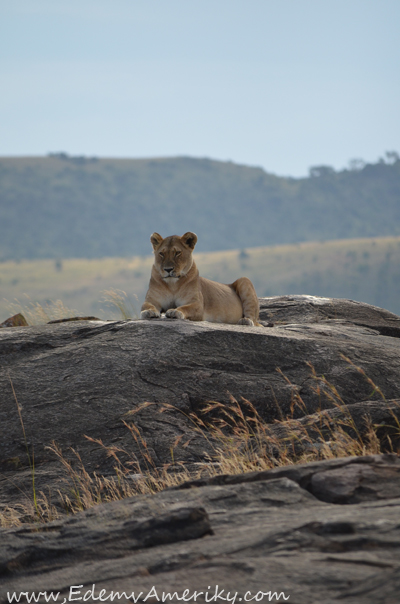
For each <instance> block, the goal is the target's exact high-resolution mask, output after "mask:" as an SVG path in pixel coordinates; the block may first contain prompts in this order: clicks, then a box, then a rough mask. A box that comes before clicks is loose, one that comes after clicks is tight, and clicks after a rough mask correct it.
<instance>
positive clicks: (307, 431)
mask: <svg viewBox="0 0 400 604" xmlns="http://www.w3.org/2000/svg"><path fill="white" fill-rule="evenodd" d="M343 358H344V359H345V360H346V361H347V362H348V363H349V364H351V365H352V366H353V367H355V368H356V369H357V371H359V372H360V374H361V375H362V376H363V377H364V379H365V380H366V381H367V383H369V385H370V386H371V396H372V395H373V394H375V393H378V394H379V395H380V397H381V399H382V400H383V401H385V397H384V395H383V393H382V392H381V390H380V388H379V387H378V386H377V385H376V384H375V383H374V382H373V381H372V380H371V379H370V378H369V377H368V376H367V375H366V374H365V372H364V370H363V369H362V368H360V367H357V366H356V365H354V364H353V363H352V361H351V360H350V359H348V358H346V357H343ZM309 367H310V377H311V378H312V381H313V389H314V392H315V393H316V394H317V395H318V397H319V399H320V401H321V404H322V402H323V401H324V400H329V402H330V406H331V409H332V408H333V409H337V410H339V411H340V413H339V414H337V417H336V418H332V417H331V416H330V415H329V412H327V411H322V412H321V413H318V414H314V415H311V416H308V414H307V409H306V406H305V403H304V401H303V399H302V398H301V396H300V395H299V393H298V392H297V390H296V389H295V388H294V387H293V388H291V392H292V400H291V413H290V416H289V417H286V418H284V417H283V416H282V419H281V420H279V421H276V422H275V423H273V424H267V423H265V421H264V420H263V419H262V418H261V417H260V415H259V414H258V412H257V410H256V409H255V407H254V406H253V405H252V404H251V402H249V401H247V400H246V399H243V398H242V399H241V400H240V401H237V400H236V399H235V398H234V397H231V398H230V401H229V403H228V404H222V403H220V402H216V401H213V402H209V403H208V404H207V405H205V407H204V409H203V413H202V415H201V416H198V415H195V414H190V415H189V416H187V415H186V418H187V419H189V420H190V422H191V424H192V427H193V431H194V432H196V433H197V434H200V435H201V436H202V437H203V438H204V439H206V440H207V441H208V443H209V444H212V448H213V455H212V456H211V457H210V459H209V460H208V461H206V462H204V463H203V464H198V465H197V469H196V470H195V471H193V470H189V469H188V468H187V467H185V465H184V464H183V463H175V462H174V450H176V448H177V447H178V446H186V445H187V443H181V437H179V438H177V439H176V440H175V442H174V443H172V444H171V458H172V463H170V464H165V465H164V466H163V467H157V466H156V464H155V463H154V461H153V459H152V457H151V455H150V453H149V450H148V447H147V443H146V440H145V438H144V437H143V435H142V434H141V433H140V431H139V429H138V427H137V426H136V425H135V421H134V416H135V415H136V414H137V413H140V412H141V411H142V410H143V409H145V408H147V407H149V406H153V407H154V409H155V412H158V413H183V412H182V411H181V410H179V409H177V408H175V407H173V406H172V405H165V404H164V405H157V404H156V403H149V402H147V403H143V405H141V406H140V407H139V408H137V409H135V410H134V411H132V412H130V414H129V421H126V422H124V423H125V426H126V428H127V429H128V430H129V431H130V433H131V435H132V438H133V439H134V441H135V442H136V444H137V445H138V448H139V451H140V458H138V457H137V456H135V455H134V454H133V453H131V452H129V451H126V450H123V449H121V448H118V447H116V446H111V447H110V446H106V445H104V444H103V443H102V441H101V440H96V439H92V438H89V437H86V438H88V440H91V441H92V442H95V443H96V444H97V445H100V446H101V447H103V449H104V450H105V452H106V454H107V455H108V456H109V457H111V458H113V459H114V462H115V465H114V469H115V475H114V476H113V477H111V478H110V477H105V476H101V475H100V474H96V473H94V474H89V473H88V472H87V471H86V469H85V467H84V464H83V462H82V460H81V458H80V456H79V454H78V453H77V452H76V451H73V453H74V456H75V462H74V463H72V462H71V461H70V460H68V459H67V458H66V457H65V456H64V455H63V452H62V450H61V449H60V447H58V446H57V444H56V443H53V444H52V446H51V447H49V449H50V450H51V451H52V453H53V454H54V455H55V456H56V457H57V458H58V460H59V461H60V463H61V464H62V466H63V468H64V470H65V483H66V490H65V491H64V492H63V493H61V492H60V491H58V492H57V493H56V494H54V493H53V494H52V495H50V494H49V496H48V497H47V496H46V495H45V494H44V493H43V492H40V493H39V494H36V492H35V484H34V466H33V467H32V464H31V470H32V483H33V493H31V495H30V496H27V503H26V505H19V506H15V508H10V507H8V508H6V509H4V510H3V511H2V512H1V513H0V526H2V527H6V526H17V525H20V524H22V523H24V522H36V523H37V522H39V523H43V522H49V521H52V520H55V519H57V518H59V517H61V516H63V515H65V514H71V513H72V514H74V513H77V512H80V511H84V510H87V509H89V508H91V507H93V506H95V505H98V504H101V503H106V502H109V501H116V500H120V499H124V498H126V497H134V496H137V495H141V494H154V493H156V492H158V491H161V490H163V489H165V488H167V487H173V486H178V485H180V484H182V483H183V482H186V481H188V480H195V479H199V478H205V477H211V476H215V475H221V474H240V473H243V472H251V471H261V470H268V469H271V468H274V467H278V466H285V465H293V464H299V463H307V462H311V461H318V460H324V459H332V458H339V457H347V456H361V455H369V454H379V453H380V452H381V445H380V441H379V438H378V437H377V429H378V428H379V427H381V426H375V425H373V424H372V422H371V421H370V420H368V418H365V422H364V430H363V433H362V434H361V433H360V432H359V430H358V428H357V426H356V424H355V422H354V420H353V418H352V416H351V414H350V412H349V410H348V407H347V406H346V404H345V402H344V401H343V399H342V397H341V396H340V395H339V393H338V391H337V389H336V387H335V386H334V385H333V384H331V383H329V382H328V381H327V380H326V378H325V377H324V376H318V375H317V374H316V372H315V369H314V367H313V366H312V365H311V364H309ZM277 371H278V372H279V373H280V375H281V376H282V379H284V380H285V381H286V382H287V383H288V384H290V381H289V380H288V378H287V377H286V376H285V375H284V374H283V373H282V372H281V371H280V370H279V369H278V370H277ZM290 385H291V384H290ZM16 402H17V401H16ZM17 404H18V403H17ZM388 408H389V407H388ZM298 410H301V411H302V413H303V414H305V415H306V416H307V417H306V418H303V419H306V421H303V420H302V419H300V420H295V419H293V416H294V414H295V413H296V411H298ZM391 414H392V416H393V418H394V424H395V426H396V428H395V430H396V432H397V433H398V434H399V435H400V423H399V421H398V419H397V416H396V414H394V413H393V411H391ZM20 421H21V425H22V426H23V422H22V418H20ZM388 442H389V444H390V442H391V441H390V439H389V440H388ZM392 450H393V447H392ZM27 453H28V456H29V452H27ZM121 458H122V459H123V460H124V461H121ZM55 496H56V498H57V500H58V501H57V505H54V504H53V503H52V502H51V499H52V497H53V498H54V497H55Z"/></svg>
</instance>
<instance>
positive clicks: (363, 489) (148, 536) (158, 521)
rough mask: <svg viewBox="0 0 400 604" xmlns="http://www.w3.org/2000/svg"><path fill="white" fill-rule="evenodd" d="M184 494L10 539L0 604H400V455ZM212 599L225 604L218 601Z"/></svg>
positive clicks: (284, 471)
mask: <svg viewBox="0 0 400 604" xmlns="http://www.w3.org/2000/svg"><path fill="white" fill-rule="evenodd" d="M184 486H185V487H186V488H181V489H173V490H167V491H163V492H161V493H158V494H156V495H153V496H139V497H135V498H131V499H127V500H123V501H119V502H114V503H110V504H106V505H101V506H97V507H95V508H93V509H91V510H89V511H87V512H84V513H82V514H80V515H77V516H74V517H72V518H68V519H66V520H63V521H56V522H52V523H50V524H48V525H46V526H45V527H42V528H41V527H40V526H39V527H38V526H33V527H32V526H29V527H20V528H18V529H3V530H2V531H1V532H0V535H1V542H0V543H1V545H0V603H1V604H3V603H5V602H9V601H10V600H9V599H8V598H9V596H10V594H12V593H17V594H20V593H21V592H27V593H29V594H32V592H35V593H36V594H38V593H39V592H47V595H48V594H50V593H52V594H57V593H58V594H59V597H58V600H57V601H60V602H63V601H64V598H66V601H73V598H76V599H77V598H79V597H80V598H84V599H83V601H89V602H95V601H111V597H112V595H114V597H116V596H115V593H116V592H118V593H119V594H120V595H121V596H122V600H119V599H117V600H116V601H123V602H128V601H132V600H131V599H129V598H130V597H131V595H132V594H134V597H135V598H139V600H138V601H141V602H143V601H151V602H157V601H163V600H162V597H163V596H162V594H163V593H164V594H174V592H176V593H177V595H178V596H179V597H180V598H182V597H183V596H184V593H185V590H187V592H186V598H188V599H187V600H186V601H194V599H193V594H194V593H195V592H196V591H197V592H203V595H202V596H200V597H199V596H198V598H197V600H196V601H200V602H204V601H208V602H210V601H211V602H212V601H214V602H224V601H226V598H227V597H228V598H230V601H237V602H239V601H246V600H245V598H246V597H247V599H250V598H256V597H257V600H255V599H253V601H262V602H271V601H272V602H275V601H280V602H282V601H289V602H295V603H296V604H317V603H318V604H320V603H321V602H323V603H324V604H331V603H333V602H346V603H347V604H360V603H370V604H389V603H394V602H397V601H398V593H399V577H400V575H399V568H400V564H399V563H400V556H399V554H400V528H399V513H400V460H399V458H398V456H397V455H379V456H370V457H361V458H354V457H353V458H346V459H336V460H331V461H325V462H319V463H314V464H306V465H304V466H292V467H288V468H278V469H276V470H271V471H269V472H257V473H252V474H244V475H243V474H242V475H239V476H225V477H223V476H220V477H218V479H217V478H216V479H209V480H208V481H204V484H202V485H197V486H196V485H195V484H189V485H184ZM71 590H72V591H71ZM102 590H104V591H102ZM123 592H125V594H126V596H123V595H122V594H123ZM261 592H262V593H264V594H265V595H264V597H263V596H262V594H261ZM140 593H142V595H141V596H140ZM205 593H206V594H207V598H208V599H206V598H205V595H204V594H205ZM217 593H218V594H219V595H220V599H214V600H213V599H211V598H212V597H215V595H216V594H217ZM228 593H229V594H230V595H229V596H228V595H227V594H228ZM274 593H276V596H274V595H273V594H274ZM91 594H93V595H91ZM101 594H103V595H102V597H103V598H104V599H103V600H101ZM149 594H150V597H149V598H147V600H145V598H146V596H148V595H149ZM235 594H236V597H235ZM246 594H247V596H246ZM260 594H261V595H260ZM189 596H190V597H191V599H189ZM271 596H272V597H271ZM278 596H280V597H279V599H278ZM68 598H71V599H70V600H69V599H68ZM96 598H97V599H96ZM106 598H108V599H106ZM157 598H159V599H157ZM223 598H225V600H224V599H223ZM21 601H26V600H21ZM41 601H42V602H44V601H45V599H44V597H43V598H42V599H41ZM81 601H82V600H81ZM136 601H137V600H136ZM164 601H169V600H168V597H167V599H166V600H164ZM172 601H178V600H177V599H176V598H175V599H174V600H172ZM184 601H185V600H184Z"/></svg>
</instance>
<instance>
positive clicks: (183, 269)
mask: <svg viewBox="0 0 400 604" xmlns="http://www.w3.org/2000/svg"><path fill="white" fill-rule="evenodd" d="M150 241H151V243H152V246H153V250H154V266H155V267H156V269H157V270H158V272H159V274H160V277H161V278H162V279H164V280H166V281H167V282H168V280H169V279H173V280H175V279H179V278H180V277H184V276H185V275H187V273H188V272H189V270H190V269H191V267H192V264H193V259H192V251H193V249H194V246H195V245H196V243H197V235H195V234H194V233H190V232H188V233H185V234H184V235H182V237H178V235H172V236H171V237H166V238H165V239H163V238H162V237H161V235H159V234H158V233H153V234H152V236H151V237H150Z"/></svg>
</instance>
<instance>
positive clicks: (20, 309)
mask: <svg viewBox="0 0 400 604" xmlns="http://www.w3.org/2000/svg"><path fill="white" fill-rule="evenodd" d="M6 302H7V310H8V312H9V314H10V316H11V315H16V314H17V313H21V314H22V315H24V317H25V319H26V321H27V323H28V325H43V324H45V323H48V322H49V321H55V320H58V319H67V318H69V317H74V316H76V315H78V314H79V313H78V311H77V310H74V309H72V308H67V307H66V306H65V305H64V303H63V302H62V301H61V300H55V301H54V300H50V301H49V302H45V303H44V304H39V302H33V301H32V300H31V299H30V298H29V296H26V295H25V296H24V301H23V302H21V301H20V300H17V299H15V300H13V301H12V302H8V301H6Z"/></svg>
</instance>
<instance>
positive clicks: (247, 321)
mask: <svg viewBox="0 0 400 604" xmlns="http://www.w3.org/2000/svg"><path fill="white" fill-rule="evenodd" d="M238 325H254V321H253V320H252V319H249V317H243V319H240V321H238Z"/></svg>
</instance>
